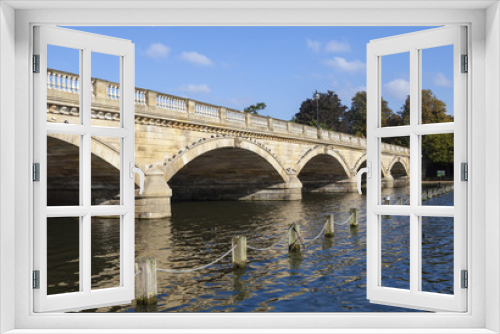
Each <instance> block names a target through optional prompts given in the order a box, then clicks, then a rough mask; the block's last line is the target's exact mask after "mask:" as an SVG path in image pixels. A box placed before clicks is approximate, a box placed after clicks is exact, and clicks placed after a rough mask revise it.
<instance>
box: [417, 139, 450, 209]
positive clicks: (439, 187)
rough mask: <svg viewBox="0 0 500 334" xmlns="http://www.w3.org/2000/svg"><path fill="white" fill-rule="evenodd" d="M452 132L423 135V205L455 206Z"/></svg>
mask: <svg viewBox="0 0 500 334" xmlns="http://www.w3.org/2000/svg"><path fill="white" fill-rule="evenodd" d="M453 150H454V138H453V134H452V133H447V134H440V135H427V136H422V205H439V206H453V203H454V192H453V181H454V170H453V163H454V158H453V156H454V154H453Z"/></svg>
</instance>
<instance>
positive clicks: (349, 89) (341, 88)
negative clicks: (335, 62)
mask: <svg viewBox="0 0 500 334" xmlns="http://www.w3.org/2000/svg"><path fill="white" fill-rule="evenodd" d="M332 87H333V90H334V91H335V93H337V94H338V96H339V97H340V100H342V103H343V104H344V105H346V106H350V105H351V99H352V98H353V97H354V95H355V94H356V93H357V92H361V91H366V86H354V85H353V84H352V83H351V82H349V81H345V82H343V83H342V84H339V83H338V82H337V81H334V82H332Z"/></svg>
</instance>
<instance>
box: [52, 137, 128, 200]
mask: <svg viewBox="0 0 500 334" xmlns="http://www.w3.org/2000/svg"><path fill="white" fill-rule="evenodd" d="M60 137H61V138H56V137H52V136H47V205H48V206H69V205H80V173H81V171H80V149H79V145H77V144H78V143H79V140H78V138H76V140H74V142H71V139H70V138H69V136H66V137H68V138H66V137H65V136H64V135H63V136H60ZM73 137H78V136H73ZM119 196H120V170H119V169H117V168H116V167H115V166H113V165H112V164H110V163H109V162H107V161H105V160H104V159H102V158H101V157H99V156H97V155H95V154H91V204H92V205H99V204H116V203H117V202H118V201H119V199H120V198H119Z"/></svg>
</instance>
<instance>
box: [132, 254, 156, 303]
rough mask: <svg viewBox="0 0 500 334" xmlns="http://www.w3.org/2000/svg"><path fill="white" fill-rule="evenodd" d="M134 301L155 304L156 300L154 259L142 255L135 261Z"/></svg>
mask: <svg viewBox="0 0 500 334" xmlns="http://www.w3.org/2000/svg"><path fill="white" fill-rule="evenodd" d="M136 268H137V270H138V271H137V272H138V273H139V274H138V275H137V281H136V284H135V287H136V291H135V301H136V304H137V305H155V304H156V303H157V302H158V291H157V282H156V259H155V258H152V257H143V258H140V259H139V260H138V261H137V266H136Z"/></svg>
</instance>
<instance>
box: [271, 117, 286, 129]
mask: <svg viewBox="0 0 500 334" xmlns="http://www.w3.org/2000/svg"><path fill="white" fill-rule="evenodd" d="M286 124H287V122H285V121H280V120H277V119H273V128H274V130H278V131H282V132H286V131H287V126H286Z"/></svg>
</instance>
